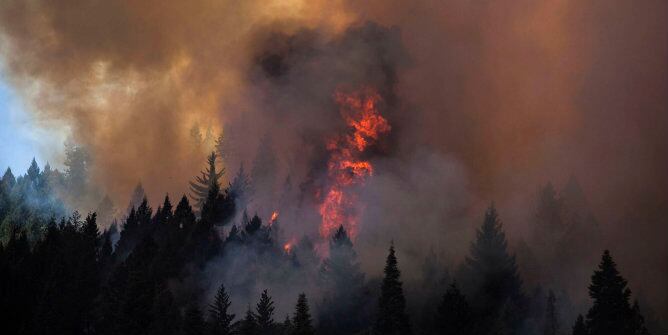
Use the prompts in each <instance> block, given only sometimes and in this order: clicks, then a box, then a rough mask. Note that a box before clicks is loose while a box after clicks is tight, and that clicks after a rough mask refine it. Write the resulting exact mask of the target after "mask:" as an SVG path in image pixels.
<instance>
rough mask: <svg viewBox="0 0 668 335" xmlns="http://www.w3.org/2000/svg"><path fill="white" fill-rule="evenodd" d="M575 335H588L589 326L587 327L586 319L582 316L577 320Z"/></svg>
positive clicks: (574, 328)
mask: <svg viewBox="0 0 668 335" xmlns="http://www.w3.org/2000/svg"><path fill="white" fill-rule="evenodd" d="M572 334H573V335H588V334H589V332H588V331H587V326H586V325H585V322H584V318H583V317H582V314H580V315H578V318H577V320H575V325H574V326H573V333H572Z"/></svg>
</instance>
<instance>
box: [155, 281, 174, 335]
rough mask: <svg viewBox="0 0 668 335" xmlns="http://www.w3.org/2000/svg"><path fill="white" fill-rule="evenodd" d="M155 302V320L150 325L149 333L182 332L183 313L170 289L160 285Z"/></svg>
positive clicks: (157, 334)
mask: <svg viewBox="0 0 668 335" xmlns="http://www.w3.org/2000/svg"><path fill="white" fill-rule="evenodd" d="M157 291H158V293H157V297H156V299H155V303H154V304H153V310H152V312H151V314H152V315H153V322H152V323H151V326H150V327H149V331H148V334H149V335H177V334H181V314H180V313H179V310H178V306H176V303H175V301H174V297H173V295H172V293H171V292H170V291H169V289H167V288H164V287H159V288H158V289H157Z"/></svg>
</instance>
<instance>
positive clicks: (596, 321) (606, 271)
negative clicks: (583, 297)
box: [587, 250, 642, 335]
mask: <svg viewBox="0 0 668 335" xmlns="http://www.w3.org/2000/svg"><path fill="white" fill-rule="evenodd" d="M589 296H590V297H591V298H592V299H593V300H594V304H593V306H592V307H591V308H590V309H589V312H588V313H587V329H588V330H589V334H591V335H604V334H605V335H622V334H637V333H641V332H642V329H640V328H642V326H639V322H638V320H639V319H638V318H641V317H642V316H640V315H639V314H637V309H636V310H635V311H634V309H633V308H632V307H631V305H630V304H629V297H630V296H631V290H630V289H629V288H628V287H627V282H626V280H625V279H624V278H623V277H622V276H621V275H620V273H619V271H618V270H617V265H616V264H615V262H614V261H613V260H612V256H610V252H609V251H608V250H605V251H604V252H603V256H602V257H601V263H600V264H599V266H598V270H596V271H594V275H592V277H591V285H589Z"/></svg>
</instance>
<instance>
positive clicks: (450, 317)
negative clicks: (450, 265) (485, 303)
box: [435, 283, 473, 335]
mask: <svg viewBox="0 0 668 335" xmlns="http://www.w3.org/2000/svg"><path fill="white" fill-rule="evenodd" d="M472 321H473V315H472V311H471V308H470V307H469V304H468V302H466V298H465V297H464V295H462V293H461V292H460V291H459V288H458V287H457V285H456V284H455V283H452V284H450V287H448V290H447V291H446V292H445V294H444V295H443V299H442V300H441V303H440V305H439V306H438V313H437V317H436V322H435V324H436V327H437V328H438V330H439V331H440V333H441V334H451V335H465V334H470V333H471V327H472V325H471V322H472Z"/></svg>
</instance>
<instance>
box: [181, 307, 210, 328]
mask: <svg viewBox="0 0 668 335" xmlns="http://www.w3.org/2000/svg"><path fill="white" fill-rule="evenodd" d="M205 331H206V324H205V322H204V317H202V312H201V311H200V310H199V308H198V307H197V306H195V305H191V306H189V307H188V308H187V309H186V312H185V316H184V317H183V334H184V335H204V333H205Z"/></svg>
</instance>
